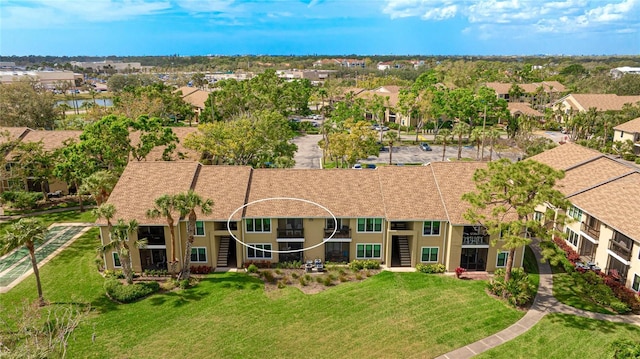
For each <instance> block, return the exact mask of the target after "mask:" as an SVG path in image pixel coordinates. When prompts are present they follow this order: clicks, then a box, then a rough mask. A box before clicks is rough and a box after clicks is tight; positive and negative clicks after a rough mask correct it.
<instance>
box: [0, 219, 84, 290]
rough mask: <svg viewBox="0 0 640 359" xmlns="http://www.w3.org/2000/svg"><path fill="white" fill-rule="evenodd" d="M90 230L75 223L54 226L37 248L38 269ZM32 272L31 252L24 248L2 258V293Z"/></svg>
mask: <svg viewBox="0 0 640 359" xmlns="http://www.w3.org/2000/svg"><path fill="white" fill-rule="evenodd" d="M89 228H91V226H89V225H86V224H75V223H73V224H61V225H52V226H51V227H50V228H49V231H48V232H47V236H46V237H45V241H44V242H43V243H41V244H40V245H38V246H37V247H36V261H37V262H38V267H41V266H42V265H44V264H45V263H47V262H48V261H49V260H51V258H53V257H55V256H56V255H57V254H58V253H59V252H60V251H62V250H63V249H64V248H66V247H67V246H68V245H70V244H71V243H72V242H73V241H74V240H75V239H76V238H78V237H80V235H82V234H83V233H84V232H86V231H87V230H89ZM32 272H33V269H32V266H31V258H30V257H29V251H28V250H27V249H26V248H24V247H22V248H18V249H17V250H15V251H13V252H11V253H8V254H6V255H5V256H3V257H0V293H5V292H6V291H8V290H9V289H11V288H13V287H14V286H16V285H17V284H18V283H20V282H21V281H22V280H23V279H24V278H26V277H28V276H29V275H30V274H31V273H32Z"/></svg>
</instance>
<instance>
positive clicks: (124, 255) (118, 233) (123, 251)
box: [100, 219, 147, 284]
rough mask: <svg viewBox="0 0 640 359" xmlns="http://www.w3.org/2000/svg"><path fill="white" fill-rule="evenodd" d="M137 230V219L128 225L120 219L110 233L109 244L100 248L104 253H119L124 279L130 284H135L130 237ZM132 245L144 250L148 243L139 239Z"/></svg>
mask: <svg viewBox="0 0 640 359" xmlns="http://www.w3.org/2000/svg"><path fill="white" fill-rule="evenodd" d="M137 230H138V222H136V220H135V219H132V220H130V221H129V222H128V223H127V222H125V221H124V220H123V219H118V222H117V223H116V224H115V225H114V226H113V227H112V229H111V231H110V232H109V236H110V238H109V239H110V240H109V243H107V244H105V245H104V246H102V247H101V248H100V251H101V252H102V253H105V252H108V251H113V250H115V251H116V252H117V253H118V258H119V259H120V264H121V265H122V272H123V273H124V277H125V279H126V280H127V283H128V284H133V265H132V264H131V250H130V247H129V235H130V234H131V233H134V232H136V231H137ZM132 244H133V246H134V247H136V248H144V247H145V246H146V245H147V241H146V240H145V239H138V240H136V241H134V242H133V243H132Z"/></svg>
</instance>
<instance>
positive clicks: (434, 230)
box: [422, 221, 440, 236]
mask: <svg viewBox="0 0 640 359" xmlns="http://www.w3.org/2000/svg"><path fill="white" fill-rule="evenodd" d="M422 235H423V236H439V235H440V221H425V222H424V223H423V225H422Z"/></svg>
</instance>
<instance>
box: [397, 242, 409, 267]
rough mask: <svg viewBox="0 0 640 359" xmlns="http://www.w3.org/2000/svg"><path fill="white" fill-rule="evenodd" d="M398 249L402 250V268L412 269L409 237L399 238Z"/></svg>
mask: <svg viewBox="0 0 640 359" xmlns="http://www.w3.org/2000/svg"><path fill="white" fill-rule="evenodd" d="M398 249H399V250H400V266H401V267H411V253H410V252H409V241H408V240H407V237H398Z"/></svg>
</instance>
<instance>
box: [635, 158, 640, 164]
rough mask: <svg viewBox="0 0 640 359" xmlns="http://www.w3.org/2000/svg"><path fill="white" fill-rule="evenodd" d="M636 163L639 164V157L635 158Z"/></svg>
mask: <svg viewBox="0 0 640 359" xmlns="http://www.w3.org/2000/svg"><path fill="white" fill-rule="evenodd" d="M636 164H637V165H640V157H638V158H636Z"/></svg>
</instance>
